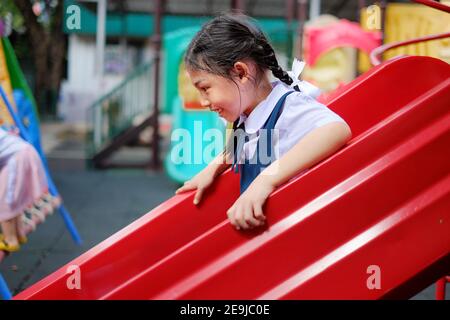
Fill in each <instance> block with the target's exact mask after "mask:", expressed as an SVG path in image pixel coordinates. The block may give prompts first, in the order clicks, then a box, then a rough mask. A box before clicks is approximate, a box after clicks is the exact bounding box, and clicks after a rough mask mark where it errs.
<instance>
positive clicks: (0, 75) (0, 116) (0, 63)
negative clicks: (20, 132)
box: [0, 41, 15, 126]
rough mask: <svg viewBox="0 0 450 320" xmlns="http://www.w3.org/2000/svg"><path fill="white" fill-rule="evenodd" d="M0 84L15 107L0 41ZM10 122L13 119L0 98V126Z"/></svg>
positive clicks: (10, 123)
mask: <svg viewBox="0 0 450 320" xmlns="http://www.w3.org/2000/svg"><path fill="white" fill-rule="evenodd" d="M0 85H1V86H2V88H3V90H4V91H5V92H6V95H7V96H8V100H9V101H10V103H11V104H12V106H13V108H15V105H14V99H13V96H12V87H11V82H10V80H9V72H8V66H7V65H6V59H5V54H4V52H3V45H2V42H1V41H0ZM12 124H13V120H12V118H11V115H10V114H9V112H8V109H7V108H6V105H5V103H4V102H3V99H0V126H1V125H7V126H9V125H12Z"/></svg>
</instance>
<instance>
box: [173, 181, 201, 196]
mask: <svg viewBox="0 0 450 320" xmlns="http://www.w3.org/2000/svg"><path fill="white" fill-rule="evenodd" d="M195 188H197V187H196V186H195V185H192V184H190V183H187V182H185V183H184V185H183V186H182V187H180V188H178V189H177V191H175V194H178V193H181V192H185V191H189V190H194V189H195Z"/></svg>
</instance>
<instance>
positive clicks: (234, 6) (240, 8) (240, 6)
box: [231, 0, 245, 12]
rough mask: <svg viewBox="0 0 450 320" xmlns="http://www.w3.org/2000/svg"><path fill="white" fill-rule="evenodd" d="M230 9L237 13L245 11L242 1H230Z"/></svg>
mask: <svg viewBox="0 0 450 320" xmlns="http://www.w3.org/2000/svg"><path fill="white" fill-rule="evenodd" d="M231 8H232V9H234V10H237V11H241V12H244V11H245V3H244V0H231Z"/></svg>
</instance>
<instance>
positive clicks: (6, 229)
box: [0, 218, 19, 247]
mask: <svg viewBox="0 0 450 320" xmlns="http://www.w3.org/2000/svg"><path fill="white" fill-rule="evenodd" d="M0 224H1V226H2V231H3V241H4V242H6V243H7V245H8V246H11V247H16V246H18V245H19V239H18V238H17V233H16V225H17V218H12V219H10V220H6V221H2V222H1V223H0Z"/></svg>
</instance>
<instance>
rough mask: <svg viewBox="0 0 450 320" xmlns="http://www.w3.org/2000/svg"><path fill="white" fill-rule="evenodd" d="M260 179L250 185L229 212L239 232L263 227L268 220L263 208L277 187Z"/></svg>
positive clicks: (229, 216)
mask: <svg viewBox="0 0 450 320" xmlns="http://www.w3.org/2000/svg"><path fill="white" fill-rule="evenodd" d="M260 177H261V176H258V177H257V178H256V179H255V180H254V181H253V182H252V183H251V184H250V186H249V187H248V188H247V190H245V192H244V193H243V194H242V195H241V196H240V197H239V198H238V199H237V200H236V202H235V203H234V204H233V205H232V206H231V208H230V209H229V210H228V211H227V216H228V219H229V220H230V222H231V224H232V225H233V226H234V227H235V228H236V229H237V230H239V229H241V228H242V229H252V228H254V227H258V226H261V225H263V224H264V222H265V220H266V217H265V216H264V213H263V210H262V207H263V205H264V202H266V199H267V197H268V196H269V195H270V194H271V193H272V191H273V190H274V189H275V186H273V185H272V184H271V183H269V182H268V181H267V180H265V179H263V178H260ZM258 178H259V179H258Z"/></svg>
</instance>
